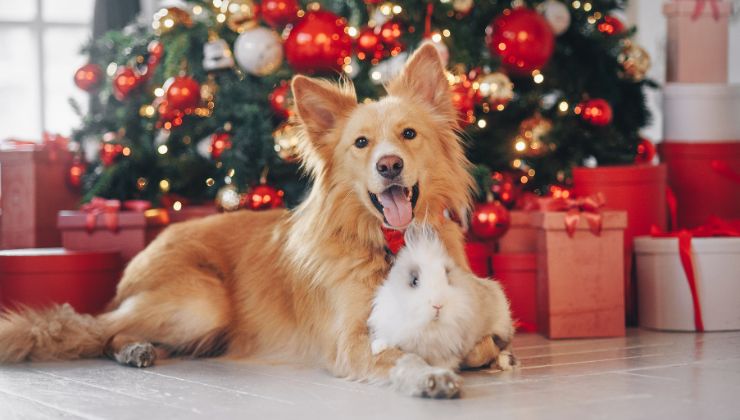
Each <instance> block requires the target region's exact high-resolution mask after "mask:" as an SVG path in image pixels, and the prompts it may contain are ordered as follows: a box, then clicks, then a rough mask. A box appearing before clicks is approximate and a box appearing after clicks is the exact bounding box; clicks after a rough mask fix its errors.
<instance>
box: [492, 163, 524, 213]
mask: <svg viewBox="0 0 740 420" xmlns="http://www.w3.org/2000/svg"><path fill="white" fill-rule="evenodd" d="M519 178H520V176H518V175H517V176H515V175H514V174H513V173H511V172H498V171H497V172H493V173H491V193H492V194H493V198H495V199H496V201H498V202H500V203H501V204H503V205H504V207H506V208H508V209H511V208H514V206H515V205H516V203H517V200H519V196H520V195H521V193H522V186H521V183H520V182H519Z"/></svg>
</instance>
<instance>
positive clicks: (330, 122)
mask: <svg viewBox="0 0 740 420" xmlns="http://www.w3.org/2000/svg"><path fill="white" fill-rule="evenodd" d="M292 89H293V98H295V106H296V110H297V111H298V117H299V118H300V119H301V121H303V124H304V126H305V128H306V131H307V134H308V136H309V138H310V139H311V142H312V143H313V144H314V146H316V147H317V148H318V149H323V148H326V147H327V146H330V145H328V144H325V143H326V134H327V133H328V132H329V131H331V129H332V128H334V127H335V126H336V124H337V122H338V121H339V120H340V119H342V118H346V117H347V116H348V115H349V114H350V113H351V112H352V110H353V109H354V108H355V107H356V106H357V97H356V96H355V92H354V88H352V86H351V85H336V84H333V83H330V82H327V81H325V80H318V79H311V78H309V77H306V76H300V75H298V76H295V77H294V78H293V84H292Z"/></svg>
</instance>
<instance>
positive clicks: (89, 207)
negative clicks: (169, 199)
mask: <svg viewBox="0 0 740 420" xmlns="http://www.w3.org/2000/svg"><path fill="white" fill-rule="evenodd" d="M121 207H123V208H124V209H126V210H131V211H136V212H144V211H146V210H149V209H150V208H151V207H152V203H151V202H149V201H146V200H127V201H124V202H123V204H121V201H120V200H108V199H105V198H101V197H93V198H92V200H90V202H89V203H87V204H84V205H82V207H81V210H82V211H84V212H85V213H87V217H86V218H85V229H86V230H87V232H88V233H92V232H94V231H95V227H96V225H97V219H98V215H101V214H102V215H103V222H104V223H105V227H106V228H108V230H109V231H111V232H114V233H115V232H118V212H119V211H120V210H121Z"/></svg>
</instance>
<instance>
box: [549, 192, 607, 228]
mask: <svg viewBox="0 0 740 420" xmlns="http://www.w3.org/2000/svg"><path fill="white" fill-rule="evenodd" d="M605 202H606V200H605V199H604V195H603V194H601V193H599V194H595V195H591V196H587V197H579V198H563V197H559V198H551V197H550V198H543V199H541V200H540V206H539V207H540V209H542V210H546V211H564V212H566V214H565V231H566V232H567V233H568V236H570V237H573V235H574V234H575V232H576V227H577V226H578V221H579V220H580V219H581V217H584V218H585V219H586V222H588V228H589V229H590V230H591V233H593V234H594V235H596V236H599V235H601V225H602V216H601V213H599V208H601V207H603V206H604V203H605Z"/></svg>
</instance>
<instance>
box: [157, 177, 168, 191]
mask: <svg viewBox="0 0 740 420" xmlns="http://www.w3.org/2000/svg"><path fill="white" fill-rule="evenodd" d="M159 189H160V190H162V192H167V191H169V190H170V181H168V180H166V179H163V180H161V181H159Z"/></svg>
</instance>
